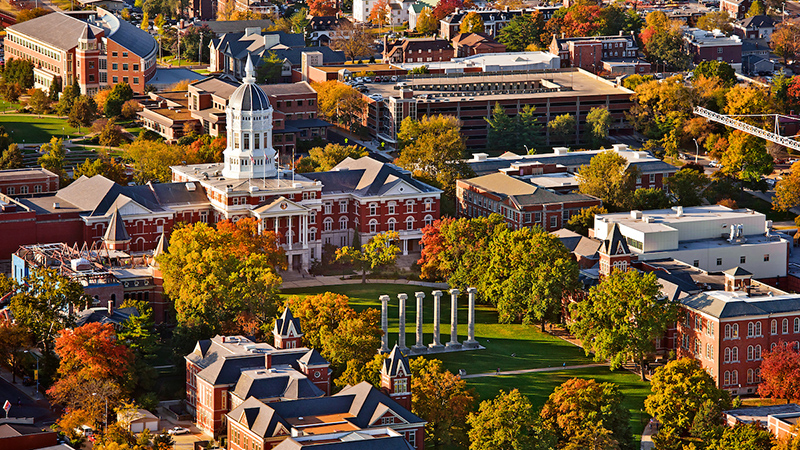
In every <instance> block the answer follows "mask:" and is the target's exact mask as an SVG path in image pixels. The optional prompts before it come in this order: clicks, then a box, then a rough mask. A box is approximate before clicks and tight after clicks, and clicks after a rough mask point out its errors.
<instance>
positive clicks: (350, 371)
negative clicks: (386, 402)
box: [333, 353, 389, 388]
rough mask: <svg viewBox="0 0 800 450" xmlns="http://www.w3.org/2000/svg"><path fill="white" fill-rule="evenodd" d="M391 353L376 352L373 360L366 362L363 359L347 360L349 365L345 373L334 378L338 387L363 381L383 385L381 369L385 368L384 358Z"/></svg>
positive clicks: (377, 386)
mask: <svg viewBox="0 0 800 450" xmlns="http://www.w3.org/2000/svg"><path fill="white" fill-rule="evenodd" d="M388 356H389V355H388V354H386V353H378V354H376V355H375V356H374V357H373V358H372V360H371V361H368V362H367V363H366V364H364V362H363V361H359V360H357V359H351V360H349V361H347V367H346V368H345V370H344V373H342V375H341V376H340V377H339V378H336V379H335V380H333V382H334V384H335V385H336V387H338V388H343V387H345V386H355V385H357V384H358V383H361V382H362V381H366V382H367V383H369V384H371V385H373V386H375V387H376V388H380V387H381V369H382V368H383V360H384V359H386V358H387V357H388Z"/></svg>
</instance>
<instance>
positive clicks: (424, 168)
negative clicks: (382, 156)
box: [397, 115, 472, 198]
mask: <svg viewBox="0 0 800 450" xmlns="http://www.w3.org/2000/svg"><path fill="white" fill-rule="evenodd" d="M397 138H398V140H399V144H400V157H399V158H398V159H397V164H398V165H400V166H401V167H403V168H404V169H408V170H410V171H411V172H412V173H413V174H414V176H416V177H418V178H421V179H423V180H424V181H426V182H429V183H431V184H433V185H434V186H437V187H439V188H440V189H442V190H444V191H445V192H446V193H447V195H449V196H450V197H451V198H454V197H455V195H454V193H455V182H456V180H458V179H462V178H469V177H470V176H471V175H472V170H471V169H470V168H469V166H468V165H467V164H466V163H464V162H463V156H464V150H465V149H466V146H465V145H464V137H463V136H462V135H461V124H460V123H459V121H458V119H456V118H455V117H453V116H444V115H438V116H423V117H422V119H420V120H414V119H412V118H411V117H406V118H405V119H403V122H402V123H401V125H400V132H399V133H397Z"/></svg>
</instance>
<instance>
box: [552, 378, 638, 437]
mask: <svg viewBox="0 0 800 450" xmlns="http://www.w3.org/2000/svg"><path fill="white" fill-rule="evenodd" d="M622 400H623V395H622V392H621V391H620V389H619V386H617V385H616V384H614V383H598V382H596V381H595V380H591V379H590V380H587V379H581V378H573V379H571V380H568V381H566V382H564V383H562V384H561V385H560V386H558V387H557V388H556V389H555V391H554V392H553V393H552V394H550V397H549V398H548V399H547V402H545V404H544V407H542V411H541V413H540V416H541V418H542V425H543V426H544V428H545V429H546V430H548V431H549V432H551V433H553V434H554V435H555V436H556V439H557V441H558V445H559V448H569V447H570V444H572V445H573V447H572V448H581V447H583V448H587V447H585V446H582V445H580V443H581V442H583V441H585V440H586V436H585V435H584V434H583V433H582V431H583V430H586V429H587V428H590V427H591V426H592V425H593V424H598V425H599V426H598V430H595V432H596V433H597V434H600V435H602V434H607V435H609V437H611V439H613V441H615V442H616V444H617V445H616V447H615V448H619V449H632V448H633V445H632V444H633V436H632V434H631V429H630V425H629V420H630V413H628V410H627V408H625V407H623V405H622ZM599 429H604V430H607V432H603V431H601V430H599ZM604 448H609V447H604Z"/></svg>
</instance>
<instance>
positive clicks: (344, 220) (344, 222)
mask: <svg viewBox="0 0 800 450" xmlns="http://www.w3.org/2000/svg"><path fill="white" fill-rule="evenodd" d="M339 229H340V230H346V229H347V217H340V218H339Z"/></svg>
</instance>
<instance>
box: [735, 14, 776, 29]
mask: <svg viewBox="0 0 800 450" xmlns="http://www.w3.org/2000/svg"><path fill="white" fill-rule="evenodd" d="M741 26H742V27H744V28H771V27H774V26H775V21H774V20H772V17H770V16H765V15H760V16H752V17H748V18H746V19H744V20H742V22H741Z"/></svg>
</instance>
